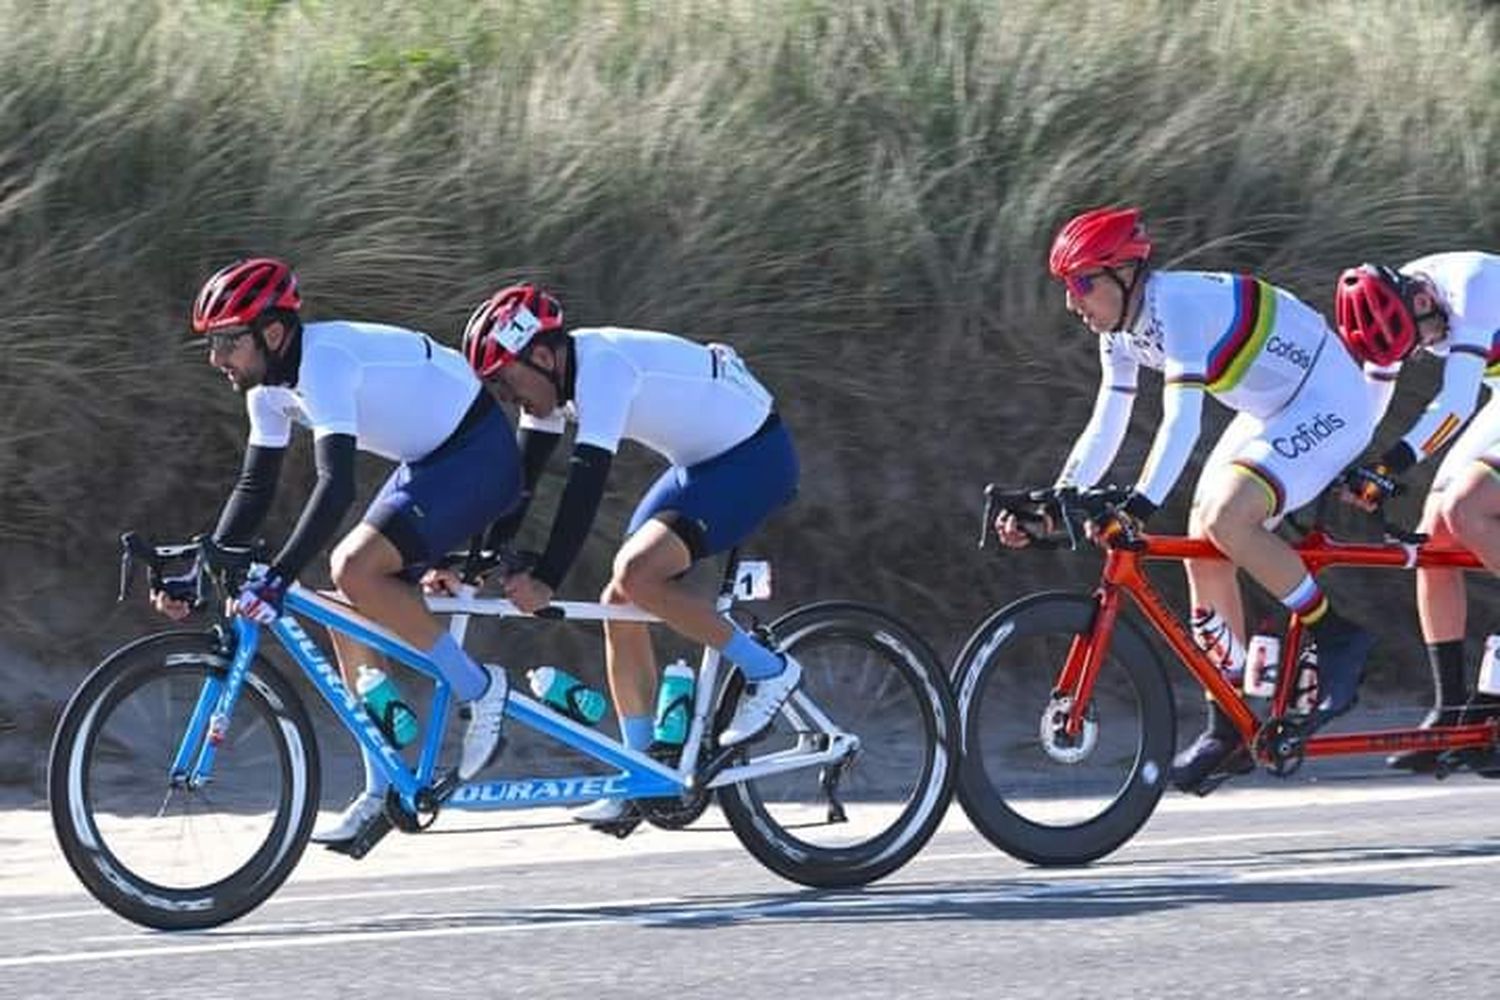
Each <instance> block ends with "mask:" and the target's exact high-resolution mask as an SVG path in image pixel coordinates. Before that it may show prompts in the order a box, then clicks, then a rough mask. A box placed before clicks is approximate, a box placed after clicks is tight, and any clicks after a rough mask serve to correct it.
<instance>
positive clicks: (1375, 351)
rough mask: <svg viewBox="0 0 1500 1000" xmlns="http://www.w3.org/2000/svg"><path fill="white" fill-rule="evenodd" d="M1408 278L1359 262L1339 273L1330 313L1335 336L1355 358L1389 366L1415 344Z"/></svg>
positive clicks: (1415, 319) (1398, 273)
mask: <svg viewBox="0 0 1500 1000" xmlns="http://www.w3.org/2000/svg"><path fill="white" fill-rule="evenodd" d="M1411 291H1412V289H1411V279H1409V278H1407V277H1406V276H1405V275H1404V274H1402V273H1401V272H1399V271H1396V270H1393V269H1391V268H1389V267H1382V266H1381V265H1379V264H1361V265H1360V266H1359V267H1351V268H1349V269H1348V270H1346V271H1344V273H1342V274H1340V275H1339V283H1338V286H1337V287H1336V288H1335V289H1334V293H1333V313H1334V318H1335V321H1336V323H1337V325H1338V333H1339V339H1340V340H1342V341H1343V342H1344V344H1345V346H1347V347H1348V348H1349V351H1350V352H1351V353H1352V354H1353V355H1354V356H1355V357H1356V358H1358V359H1359V360H1361V361H1368V362H1370V363H1372V364H1377V365H1391V364H1395V363H1396V362H1398V361H1400V360H1402V359H1403V358H1405V357H1406V356H1407V355H1408V354H1410V353H1411V352H1412V349H1413V348H1414V347H1416V346H1417V317H1416V311H1415V310H1414V309H1413V308H1412V300H1411Z"/></svg>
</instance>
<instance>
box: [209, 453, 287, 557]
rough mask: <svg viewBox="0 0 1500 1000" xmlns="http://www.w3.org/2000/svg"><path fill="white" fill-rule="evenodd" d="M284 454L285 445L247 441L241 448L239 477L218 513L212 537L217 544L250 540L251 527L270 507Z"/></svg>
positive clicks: (241, 542)
mask: <svg viewBox="0 0 1500 1000" xmlns="http://www.w3.org/2000/svg"><path fill="white" fill-rule="evenodd" d="M285 457H286V449H285V448H260V447H257V446H255V445H250V446H248V447H247V448H246V449H245V464H244V466H243V467H242V468H241V469H240V478H239V479H238V480H236V481H235V484H234V492H233V493H231V494H229V499H228V501H226V502H225V504H224V509H223V511H221V512H220V513H219V526H218V527H216V528H215V529H214V535H213V538H214V541H216V542H218V543H219V544H220V545H249V544H250V542H251V541H252V539H251V536H252V535H253V534H255V529H256V528H259V527H260V523H261V522H262V521H264V520H265V519H266V512H267V511H269V510H270V509H271V500H272V499H273V498H274V497H275V496H276V482H277V480H279V479H280V478H281V460H282V459H283V458H285Z"/></svg>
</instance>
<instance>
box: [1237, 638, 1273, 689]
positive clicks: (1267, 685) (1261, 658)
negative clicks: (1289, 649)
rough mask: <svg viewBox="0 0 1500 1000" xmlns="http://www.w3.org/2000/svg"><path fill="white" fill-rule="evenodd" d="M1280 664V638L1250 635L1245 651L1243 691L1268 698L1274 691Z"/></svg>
mask: <svg viewBox="0 0 1500 1000" xmlns="http://www.w3.org/2000/svg"><path fill="white" fill-rule="evenodd" d="M1280 666H1281V639H1280V638H1278V637H1277V636H1274V635H1252V636H1251V637H1250V645H1249V647H1248V648H1247V649H1246V651H1245V693H1246V694H1248V695H1250V696H1251V697H1253V698H1269V697H1271V696H1272V695H1274V694H1275V693H1276V673H1277V670H1278V669H1280Z"/></svg>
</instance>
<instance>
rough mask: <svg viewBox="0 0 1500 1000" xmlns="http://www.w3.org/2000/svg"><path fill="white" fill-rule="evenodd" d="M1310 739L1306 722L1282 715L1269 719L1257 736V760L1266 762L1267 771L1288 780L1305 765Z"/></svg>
mask: <svg viewBox="0 0 1500 1000" xmlns="http://www.w3.org/2000/svg"><path fill="white" fill-rule="evenodd" d="M1307 737H1308V724H1307V722H1306V721H1299V720H1298V719H1296V718H1292V717H1288V716H1284V715H1279V716H1277V717H1276V718H1274V719H1269V720H1267V721H1266V724H1265V725H1263V726H1261V727H1260V731H1259V732H1257V733H1256V734H1255V757H1256V759H1257V760H1262V761H1265V763H1266V770H1268V771H1270V772H1271V773H1272V774H1274V775H1276V777H1278V778H1285V777H1287V776H1288V775H1290V774H1293V773H1295V772H1296V770H1297V769H1298V768H1299V767H1301V766H1302V760H1303V756H1304V755H1305V754H1306V752H1307Z"/></svg>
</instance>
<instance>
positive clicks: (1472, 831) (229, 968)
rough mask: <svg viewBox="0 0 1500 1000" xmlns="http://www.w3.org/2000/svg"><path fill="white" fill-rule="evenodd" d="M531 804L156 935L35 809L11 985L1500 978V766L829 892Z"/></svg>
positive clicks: (990, 854)
mask: <svg viewBox="0 0 1500 1000" xmlns="http://www.w3.org/2000/svg"><path fill="white" fill-rule="evenodd" d="M543 818H544V819H548V818H557V814H556V813H551V814H546V815H544V816H543ZM446 819H447V818H446V817H445V819H444V822H443V823H440V825H439V829H443V828H445V826H446V825H447V824H446ZM486 822H492V821H486ZM517 822H521V820H508V821H506V824H505V825H506V829H504V830H500V831H494V830H491V831H490V832H466V833H461V834H452V835H450V834H443V833H436V832H435V833H431V834H426V835H423V836H421V837H404V836H393V837H392V838H389V839H388V840H387V841H386V843H384V844H382V845H381V846H380V848H379V849H378V850H377V852H376V853H375V854H373V855H371V857H370V858H368V859H366V860H365V861H363V862H358V863H355V862H350V861H348V860H347V859H344V858H340V857H336V856H333V855H330V854H327V853H326V852H316V853H314V852H309V854H308V855H307V857H306V858H305V859H304V861H303V863H302V865H301V866H300V867H299V869H298V871H297V872H296V873H294V875H293V876H292V878H291V879H290V880H289V881H288V882H287V884H286V885H285V886H284V887H283V888H282V890H281V891H280V892H279V893H278V894H277V895H276V896H275V897H273V898H272V899H271V900H270V901H269V902H268V903H267V904H266V905H264V906H263V907H261V908H260V909H259V910H257V911H256V912H254V913H252V914H251V915H249V916H248V917H246V918H244V919H243V920H241V921H239V922H237V923H235V924H231V925H229V926H226V927H223V928H219V929H217V930H214V931H210V932H202V933H192V934H163V933H157V932H150V931H146V930H143V929H141V928H138V927H136V926H134V925H131V924H129V923H126V922H124V921H122V920H120V919H119V918H117V917H115V916H114V915H112V914H110V913H109V912H107V911H105V910H104V909H103V908H102V907H100V906H99V905H98V904H97V903H95V902H94V901H93V899H92V898H91V897H89V896H88V895H86V894H85V893H84V892H83V890H82V889H81V888H80V887H79V885H78V883H77V882H76V880H74V879H73V877H72V875H71V873H70V872H69V871H68V870H67V868H66V866H65V865H64V864H63V862H62V861H61V860H60V858H59V857H58V856H57V852H56V849H55V848H54V847H53V846H52V844H51V839H50V828H49V827H48V825H47V821H46V817H45V814H43V813H40V812H37V811H34V810H14V811H11V812H7V813H0V848H3V857H0V997H5V998H16V1000H18V998H22V997H47V998H54V997H97V998H141V997H178V996H181V997H189V996H191V997H201V996H209V997H255V998H267V1000H297V998H303V997H318V998H329V997H369V996H374V997H401V998H406V997H452V996H458V997H509V996H524V997H528V998H552V997H585V996H586V997H604V998H613V1000H624V998H632V997H643V998H647V997H649V998H653V1000H660V998H663V997H669V996H684V997H713V998H725V1000H728V998H735V1000H740V998H745V1000H751V998H754V1000H759V998H775V1000H791V998H800V997H816V998H819V1000H834V998H840V1000H841V998H845V997H880V998H885V997H900V998H918V997H944V998H947V997H978V996H984V997H1049V998H1055V997H1059V996H1079V997H1153V998H1155V997H1193V998H1201V997H1213V996H1216V995H1223V996H1225V997H1228V996H1230V995H1231V993H1233V995H1236V996H1242V995H1243V996H1257V997H1266V996H1271V997H1280V996H1311V997H1326V996H1359V997H1415V996H1423V997H1446V996H1459V995H1461V994H1468V993H1471V992H1475V991H1478V990H1483V989H1487V988H1489V987H1490V986H1491V985H1492V984H1493V982H1494V981H1495V976H1496V973H1497V972H1500V957H1497V956H1496V955H1495V953H1494V945H1493V942H1494V941H1495V939H1496V935H1495V930H1494V929H1495V926H1496V923H1497V921H1500V905H1497V903H1496V900H1497V898H1500V782H1486V781H1483V780H1481V779H1478V778H1474V777H1468V776H1463V777H1455V778H1452V779H1450V780H1449V781H1447V782H1444V783H1438V782H1434V781H1431V780H1430V779H1413V778H1407V779H1397V780H1386V779H1383V778H1382V779H1380V780H1369V779H1349V778H1341V779H1338V780H1327V781H1321V782H1318V781H1311V780H1301V781H1297V780H1296V779H1294V781H1293V782H1289V783H1285V784H1277V783H1270V782H1269V781H1268V780H1267V779H1254V780H1251V781H1249V782H1247V784H1245V785H1242V786H1240V787H1234V786H1227V787H1225V788H1223V789H1221V790H1220V791H1219V792H1217V793H1215V794H1214V795H1213V796H1212V797H1210V798H1208V799H1205V800H1201V801H1200V800H1189V799H1185V798H1183V797H1180V796H1172V797H1169V798H1168V799H1166V800H1164V803H1163V807H1162V808H1161V809H1160V810H1159V811H1158V812H1157V814H1156V816H1154V817H1153V818H1152V820H1151V822H1150V823H1148V824H1147V826H1146V828H1145V829H1144V830H1143V831H1142V832H1141V833H1140V834H1139V835H1138V836H1137V837H1136V839H1135V840H1134V841H1133V842H1132V843H1131V844H1130V845H1128V846H1127V847H1126V848H1125V849H1124V850H1122V851H1120V852H1119V853H1117V854H1116V855H1114V856H1113V857H1111V858H1109V859H1106V860H1105V861H1104V862H1101V863H1098V864H1095V865H1093V866H1091V867H1089V868H1085V869H1073V870H1041V869H1035V868H1030V867H1027V866H1024V865H1022V864H1019V863H1018V862H1015V861H1013V860H1011V859H1009V858H1007V857H1005V856H1004V855H1002V854H1000V853H998V852H996V851H994V850H993V849H991V848H990V847H989V845H988V844H987V843H985V842H984V841H983V840H982V839H980V838H979V837H978V836H977V835H976V834H975V833H974V832H973V831H972V830H971V829H970V828H969V827H968V825H967V823H966V822H965V821H964V820H963V818H962V813H961V810H959V809H958V807H957V806H955V807H954V810H953V812H952V813H951V814H950V817H949V822H948V823H947V824H945V826H944V829H943V830H942V832H940V833H939V835H938V836H937V837H936V838H935V839H934V841H933V842H932V843H931V844H930V845H929V846H928V847H927V849H926V850H925V851H924V852H923V853H922V854H921V855H919V856H918V858H917V859H916V860H915V861H914V862H912V863H911V864H910V865H908V866H907V867H906V868H905V869H903V870H902V871H901V872H899V873H897V874H896V875H895V876H893V877H892V878H890V879H887V880H886V881H884V882H881V883H878V884H877V885H875V886H872V887H869V888H867V889H865V890H863V891H858V892H839V893H821V892H813V891H808V890H804V889H800V888H798V887H796V886H792V885H789V884H788V883H785V882H783V881H781V880H779V879H777V878H776V877H774V876H772V875H771V874H769V873H768V872H766V871H764V870H763V869H761V868H760V867H759V866H758V865H757V864H756V862H755V861H754V860H753V859H751V858H750V857H749V856H748V855H747V854H745V853H744V852H743V851H742V850H741V849H739V848H738V846H737V845H736V844H735V842H734V841H733V840H732V838H731V836H730V835H729V834H728V833H727V832H725V831H724V830H723V829H722V825H721V823H720V821H719V819H718V817H716V816H715V815H713V814H710V815H709V816H707V817H705V818H704V819H703V820H701V821H700V826H701V827H702V828H703V829H697V828H695V829H694V830H690V831H688V832H684V833H666V832H661V831H655V830H647V831H644V832H641V833H638V834H636V835H634V836H632V837H631V838H630V839H629V840H626V841H623V842H616V841H612V840H609V839H607V838H604V837H602V836H600V835H598V834H594V833H591V832H589V831H585V830H581V829H566V828H565V829H555V828H553V829H531V828H520V827H517V826H516V825H515V824H516V823H517Z"/></svg>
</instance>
